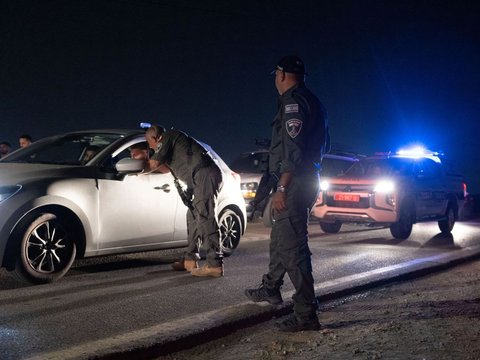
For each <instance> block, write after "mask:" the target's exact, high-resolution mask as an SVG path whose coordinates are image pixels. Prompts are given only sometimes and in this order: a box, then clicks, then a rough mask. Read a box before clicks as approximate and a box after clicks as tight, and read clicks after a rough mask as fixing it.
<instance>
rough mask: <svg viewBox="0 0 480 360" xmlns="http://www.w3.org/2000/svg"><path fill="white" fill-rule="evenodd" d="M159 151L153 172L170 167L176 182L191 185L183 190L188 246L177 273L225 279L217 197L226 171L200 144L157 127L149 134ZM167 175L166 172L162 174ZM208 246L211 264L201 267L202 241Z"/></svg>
mask: <svg viewBox="0 0 480 360" xmlns="http://www.w3.org/2000/svg"><path fill="white" fill-rule="evenodd" d="M145 138H146V140H147V142H148V145H149V147H150V148H151V149H153V150H154V151H155V153H154V154H153V155H152V157H151V160H150V164H149V165H150V169H158V168H160V169H161V167H162V165H163V166H166V168H167V171H168V170H170V172H171V173H172V175H173V176H174V178H175V181H178V179H179V180H181V181H183V182H184V183H185V184H187V188H188V189H187V190H188V191H187V193H188V195H187V194H186V193H183V190H182V189H179V192H180V195H181V196H182V200H183V199H185V202H186V203H187V204H188V207H189V209H188V212H187V228H188V247H187V251H186V252H185V255H184V258H183V259H181V260H180V261H176V262H175V263H173V265H172V267H173V268H174V269H175V270H187V271H190V273H191V274H192V275H194V276H212V277H221V276H223V257H222V252H221V251H220V229H219V226H218V222H217V217H216V216H215V206H216V204H217V196H218V193H219V191H220V188H221V185H222V172H221V170H220V168H219V167H218V166H217V165H216V164H215V162H214V160H213V159H212V158H211V156H210V155H209V154H208V151H206V150H205V149H204V148H203V146H202V145H200V143H198V142H197V141H196V140H195V139H193V138H191V137H190V136H188V135H187V134H185V133H183V132H181V131H178V130H174V129H171V130H168V131H165V129H164V128H163V127H161V126H158V125H153V126H151V127H150V128H148V130H147V131H146V133H145ZM161 172H164V171H161ZM186 197H188V199H186ZM199 237H200V238H201V239H202V240H203V242H204V243H206V244H207V247H208V250H207V262H206V264H205V265H204V266H203V267H201V268H198V263H197V260H198V258H199V256H198V243H197V240H198V238H199Z"/></svg>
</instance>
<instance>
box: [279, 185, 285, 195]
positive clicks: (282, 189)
mask: <svg viewBox="0 0 480 360" xmlns="http://www.w3.org/2000/svg"><path fill="white" fill-rule="evenodd" d="M277 191H278V192H281V193H286V192H287V188H286V187H285V185H278V186H277Z"/></svg>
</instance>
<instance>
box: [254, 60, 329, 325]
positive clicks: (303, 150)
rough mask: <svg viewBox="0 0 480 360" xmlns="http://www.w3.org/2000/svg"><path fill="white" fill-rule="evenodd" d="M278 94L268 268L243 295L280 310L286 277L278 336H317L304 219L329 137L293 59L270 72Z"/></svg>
mask: <svg viewBox="0 0 480 360" xmlns="http://www.w3.org/2000/svg"><path fill="white" fill-rule="evenodd" d="M273 73H274V74H275V86H276V88H277V90H278V92H279V94H280V98H279V105H278V112H277V115H276V117H275V120H274V122H273V123H272V127H273V129H272V142H271V145H270V150H269V152H270V156H269V169H270V171H272V172H273V174H272V176H277V178H278V182H277V186H276V192H275V193H274V194H273V198H272V207H273V211H274V220H275V221H274V224H273V226H272V232H271V236H270V238H271V240H270V264H269V268H268V273H267V274H265V275H263V279H262V284H261V285H260V287H258V288H256V289H247V290H245V295H246V296H247V297H248V298H249V299H250V300H252V301H254V302H260V301H267V302H269V303H271V304H280V303H281V302H282V301H283V300H282V296H281V293H280V287H281V286H282V284H283V277H284V276H285V273H287V274H288V276H289V278H290V280H291V281H292V283H293V285H294V286H295V290H296V292H295V294H294V295H293V303H294V305H293V311H294V313H293V314H292V316H290V317H288V318H287V319H285V320H283V321H281V322H279V323H277V324H276V325H277V327H278V328H279V329H280V330H282V331H301V330H318V329H320V323H319V321H318V317H317V314H316V310H317V308H318V305H317V300H316V297H315V291H314V286H313V283H314V280H313V276H312V263H311V252H310V249H309V247H308V231H307V225H308V217H309V214H310V210H311V208H312V206H313V204H314V202H315V200H316V198H317V196H318V192H319V178H318V173H319V170H320V165H321V161H322V156H323V153H324V152H325V147H326V143H327V137H328V125H327V115H326V110H325V108H324V107H323V105H322V103H321V102H320V101H319V100H318V98H317V97H316V96H315V95H314V94H313V93H312V92H311V91H310V90H309V89H307V88H306V86H305V81H304V80H305V66H304V64H303V61H302V60H301V59H300V58H298V57H297V56H286V57H283V58H282V59H281V60H280V61H279V62H278V64H277V66H276V68H275V69H274V71H273V72H272V74H273Z"/></svg>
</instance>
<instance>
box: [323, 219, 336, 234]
mask: <svg viewBox="0 0 480 360" xmlns="http://www.w3.org/2000/svg"><path fill="white" fill-rule="evenodd" d="M318 222H319V224H320V228H321V229H322V231H323V232H325V233H328V234H336V233H338V232H339V231H340V228H341V227H342V223H341V222H340V221H335V222H334V223H327V222H323V221H318Z"/></svg>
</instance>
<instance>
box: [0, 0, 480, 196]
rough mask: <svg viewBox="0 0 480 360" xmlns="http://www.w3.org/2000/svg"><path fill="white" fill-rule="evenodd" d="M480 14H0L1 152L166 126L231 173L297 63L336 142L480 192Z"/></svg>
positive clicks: (120, 10) (217, 8) (387, 10)
mask: <svg viewBox="0 0 480 360" xmlns="http://www.w3.org/2000/svg"><path fill="white" fill-rule="evenodd" d="M478 10H479V6H478V5H476V4H473V3H471V2H469V1H457V2H447V1H445V2H444V1H390V2H381V1H339V2H318V1H264V2H253V1H241V2H240V1H231V2H225V3H224V2H219V1H204V2H201V3H196V2H195V3H194V2H192V1H176V2H175V3H174V4H170V3H168V2H166V1H160V0H158V1H155V0H145V1H129V0H117V1H115V0H106V1H83V2H75V1H63V0H48V1H41V2H40V1H29V0H25V1H13V0H7V1H3V2H2V5H1V11H0V20H1V21H0V24H1V25H0V31H1V34H2V35H1V42H2V45H3V46H2V50H1V53H0V60H1V64H2V67H1V69H0V80H1V84H2V86H1V87H0V89H1V90H0V91H1V96H0V99H1V102H0V118H1V124H2V125H1V126H0V140H7V141H9V142H10V143H11V144H12V145H13V147H14V148H17V147H18V137H19V136H20V135H21V134H23V133H28V134H30V135H32V136H33V138H34V140H35V139H39V138H41V137H45V136H49V135H53V134H56V133H60V132H65V131H74V130H81V129H88V128H136V127H138V124H139V123H140V122H153V123H160V124H163V125H164V126H167V127H170V126H174V127H175V128H178V129H180V130H183V131H185V132H187V133H189V134H190V135H192V136H194V137H196V138H198V139H200V140H202V141H204V142H206V143H208V144H210V145H211V146H212V147H213V148H214V149H215V150H216V151H217V152H218V153H219V154H220V155H221V156H222V157H223V158H224V159H225V160H226V161H227V162H230V161H232V160H233V158H234V157H235V155H236V154H238V153H240V152H243V151H248V150H252V149H254V148H255V146H254V139H255V138H260V139H263V138H268V137H269V136H270V122H271V121H272V119H273V116H274V114H275V110H276V101H277V94H276V90H275V88H274V85H273V79H272V77H271V76H270V75H269V72H270V69H271V68H272V67H273V66H274V65H275V63H276V61H277V60H278V59H279V58H280V57H281V56H283V55H286V54H297V55H299V56H301V57H302V58H303V59H304V61H305V63H306V66H307V72H308V76H307V86H309V87H310V88H311V89H312V90H313V91H314V92H315V93H316V94H317V95H318V96H319V98H320V99H321V100H322V102H323V103H324V105H325V106H326V108H327V109H328V112H329V121H330V128H331V136H332V141H333V143H334V144H337V146H339V147H341V148H343V149H344V150H349V151H354V152H358V153H371V152H374V151H388V150H396V149H398V148H400V147H402V146H405V145H407V144H412V143H422V144H424V145H425V146H426V147H428V148H430V149H432V150H441V151H444V152H445V153H447V154H448V155H449V156H450V157H451V158H453V159H455V160H456V161H457V164H458V167H459V168H460V169H461V170H462V172H464V173H465V175H466V178H467V183H468V186H469V188H470V189H471V190H472V191H474V192H477V193H478V192H480V169H479V165H478V163H479V162H480V157H479V155H478V150H477V146H476V145H477V144H476V139H475V135H474V134H475V132H476V130H477V126H476V122H477V118H478V117H479V115H480V104H479V102H478V100H477V99H476V97H477V96H478V94H479V90H480V76H479V75H478V71H477V69H478V68H479V65H480V51H479V50H480V49H479V48H480V39H479V37H480V36H479V34H480V33H479V32H478V30H477V14H478V13H479V12H478Z"/></svg>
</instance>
